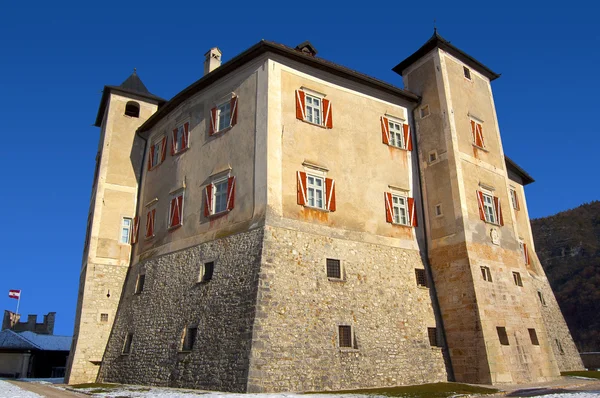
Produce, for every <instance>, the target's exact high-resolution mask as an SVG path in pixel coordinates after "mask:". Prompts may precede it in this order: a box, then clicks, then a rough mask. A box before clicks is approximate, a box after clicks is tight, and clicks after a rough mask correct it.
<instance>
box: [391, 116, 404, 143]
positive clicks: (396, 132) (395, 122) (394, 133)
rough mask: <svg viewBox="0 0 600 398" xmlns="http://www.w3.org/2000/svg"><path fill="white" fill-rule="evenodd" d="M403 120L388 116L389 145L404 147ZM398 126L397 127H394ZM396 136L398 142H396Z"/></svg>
mask: <svg viewBox="0 0 600 398" xmlns="http://www.w3.org/2000/svg"><path fill="white" fill-rule="evenodd" d="M404 124H405V123H404V121H403V120H399V119H393V118H390V117H388V131H389V137H390V138H389V141H390V146H393V147H396V148H400V149H406V142H404ZM396 126H398V129H397V128H396ZM398 138H399V139H400V142H399V143H398V142H397V141H398Z"/></svg>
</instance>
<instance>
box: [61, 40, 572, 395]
mask: <svg viewBox="0 0 600 398" xmlns="http://www.w3.org/2000/svg"><path fill="white" fill-rule="evenodd" d="M428 43H429V42H428ZM434 47H435V48H433V49H431V51H428V52H427V53H425V54H421V55H420V56H419V57H415V55H413V56H411V57H413V58H415V59H414V60H412V61H411V62H409V63H406V61H405V65H404V66H403V67H402V71H399V73H401V74H402V75H403V77H404V80H405V87H406V89H407V90H402V89H398V88H396V87H393V86H390V85H388V84H386V83H384V82H380V81H377V80H375V79H372V78H369V77H368V76H364V75H361V74H359V73H357V72H354V71H350V70H348V69H346V68H343V67H339V66H337V65H335V64H331V63H329V62H327V61H322V60H320V59H319V58H318V57H316V56H315V54H314V48H313V47H312V46H311V45H310V44H308V45H303V46H299V47H298V48H296V49H290V48H287V47H284V46H281V45H278V44H274V43H269V42H261V43H259V44H257V45H256V46H254V47H252V48H250V49H249V50H247V51H246V52H244V53H243V54H240V55H239V56H237V57H235V58H234V59H232V60H231V61H229V62H228V63H227V64H224V65H223V66H218V65H215V57H214V56H213V55H214V54H217V55H218V56H219V57H220V54H221V53H220V51H219V50H218V49H216V50H214V51H213V50H211V51H210V52H209V53H207V63H208V64H207V65H208V66H207V72H209V73H208V74H206V75H205V76H204V78H202V79H200V80H199V81H198V82H196V83H194V84H192V85H191V86H190V87H188V88H186V89H185V90H184V91H182V92H181V93H180V94H178V95H177V96H175V97H174V98H173V99H172V100H170V101H168V102H166V103H165V104H164V105H162V103H161V105H162V106H161V107H159V108H158V111H156V108H154V109H153V110H152V112H155V111H156V113H154V114H153V115H152V116H150V115H151V113H148V114H146V115H147V116H146V119H148V120H147V121H146V122H145V123H143V124H141V122H142V121H143V120H142V119H143V118H142V117H141V116H140V118H139V122H140V123H139V124H138V125H136V126H129V127H130V128H131V130H130V132H131V137H134V133H135V131H136V129H137V138H135V143H139V145H140V146H137V145H136V144H135V143H134V144H133V145H132V143H131V142H129V145H130V148H134V149H133V150H132V151H131V152H132V153H134V152H135V153H138V152H137V151H138V148H140V149H139V150H140V151H143V152H139V153H140V154H141V153H143V157H142V156H132V157H131V160H133V159H136V160H135V162H132V164H134V166H135V165H137V166H136V167H133V172H134V174H133V176H134V178H129V179H128V180H127V181H125V180H124V181H123V185H127V184H129V185H127V186H128V187H135V188H133V189H132V190H131V191H129V189H130V188H127V190H126V191H127V192H128V193H129V192H131V193H134V195H133V197H128V198H125V197H123V198H120V197H117V196H114V197H106V193H104V196H105V200H106V199H108V200H109V201H110V202H111V203H112V202H115V203H121V204H122V205H125V204H126V205H127V206H129V209H131V210H130V211H131V213H127V214H129V215H131V216H133V215H136V216H137V217H138V219H139V229H138V231H137V235H136V238H137V243H136V244H134V245H133V246H132V253H130V252H129V247H128V248H127V249H124V251H122V252H119V253H120V254H119V255H122V257H119V256H115V258H116V259H119V261H118V264H115V265H119V267H113V269H115V270H116V269H118V270H119V271H120V272H119V273H118V275H115V276H114V277H111V280H113V281H114V283H115V286H114V287H112V286H111V287H112V288H114V289H117V290H118V291H117V290H115V293H114V299H115V300H116V301H113V295H111V299H110V300H111V303H114V307H111V311H115V312H114V314H115V321H114V324H113V323H112V319H111V323H110V325H109V326H108V328H107V334H106V335H103V336H102V339H100V340H97V342H96V343H93V344H91V343H88V344H87V346H86V345H84V344H82V339H85V340H86V342H87V340H88V339H89V336H90V335H88V333H89V332H87V331H83V329H82V328H83V327H85V325H86V324H88V323H86V322H85V320H84V319H83V315H78V316H79V317H78V320H77V324H78V326H76V333H75V335H76V336H81V337H80V339H79V346H80V348H79V350H80V351H85V350H92V349H93V351H94V353H95V354H94V355H96V356H98V355H100V356H101V359H98V358H96V359H94V360H93V362H94V363H95V365H94V366H95V367H93V368H92V367H91V365H89V364H88V363H85V362H86V360H87V362H90V360H89V358H85V357H78V356H77V355H78V354H77V353H78V351H77V350H76V349H74V350H75V351H74V353H75V355H74V356H73V358H74V359H73V365H72V369H71V379H70V382H71V383H75V382H77V381H74V380H84V379H86V378H87V380H86V381H94V380H95V379H96V376H95V375H96V374H98V366H97V365H98V364H101V366H100V372H99V374H98V378H97V379H98V380H99V381H112V382H121V383H137V384H140V383H141V384H155V385H170V386H178V387H193V388H202V389H215V390H222V391H240V392H269V391H319V390H339V389H351V388H361V387H380V386H392V385H403V384H418V383H426V382H437V381H445V380H448V379H454V378H456V380H458V381H466V382H473V383H504V382H507V383H508V382H510V383H518V382H525V381H541V380H548V379H551V378H553V377H556V376H558V374H559V368H560V369H566V368H578V367H581V363H580V362H577V360H576V359H574V356H576V352H572V348H574V345H573V344H572V341H571V339H570V335H568V330H567V331H566V332H565V328H564V327H563V326H562V325H563V324H564V320H562V315H561V314H560V311H559V310H558V308H557V307H556V306H555V305H554V304H553V303H554V301H552V300H548V303H550V305H548V304H547V305H545V306H544V305H542V304H541V301H540V300H539V299H538V297H539V293H538V291H540V290H543V291H544V296H551V295H552V293H551V291H549V286H548V283H547V280H546V279H545V276H544V274H543V270H542V269H541V267H540V266H539V262H537V263H536V261H537V257H535V254H534V248H533V244H532V239H531V230H530V228H529V223H528V220H529V219H528V216H527V209H526V203H525V198H524V191H523V185H525V184H526V183H527V182H528V181H523V180H522V179H520V178H521V177H520V176H521V174H519V173H520V171H519V169H517V171H516V172H513V171H511V170H512V169H511V167H513V166H510V167H508V168H507V166H506V164H507V163H506V161H505V158H504V154H503V150H502V143H501V139H500V133H499V128H498V123H497V119H496V114H495V107H494V104H493V97H492V93H491V86H490V78H489V76H486V73H485V70H484V73H483V74H480V73H478V67H477V66H478V65H479V64H475V67H473V65H472V63H469V67H470V68H471V69H470V70H471V75H470V78H469V79H465V77H464V76H463V74H464V73H466V72H464V70H463V67H464V64H463V63H461V62H462V61H461V59H460V57H458V58H457V57H455V56H454V55H453V54H451V51H450V52H446V51H444V50H443V49H442V48H441V46H434ZM219 59H220V58H219ZM219 62H220V61H219ZM475 62H477V61H475ZM215 66H217V68H216V69H214V68H215ZM488 74H489V73H488ZM467 80H468V81H467ZM155 104H157V102H154V103H152V102H151V103H150V105H149V106H156V105H155ZM315 104H316V105H315ZM111 105H112V102H111ZM425 106H426V107H427V108H426V109H427V112H423V110H424V107H425ZM110 109H111V108H110V107H108V111H106V115H108V116H105V122H106V120H108V119H110V117H111V116H110V115H111V114H110ZM113 117H116V116H113ZM106 118H108V119H106ZM144 120H145V119H144ZM472 120H477V122H478V123H484V131H485V133H484V134H485V146H483V147H478V146H476V145H474V144H473V136H472V135H471V127H472V123H471V121H472ZM103 124H105V123H103ZM140 124H141V126H140ZM138 127H139V128H138ZM102 131H103V132H102V135H101V142H102V140H106V138H102V137H106V129H105V128H103V130H102ZM131 140H133V138H131ZM144 143H145V149H141V148H142V146H141V145H142V144H144ZM124 146H125V143H124V144H123V147H124ZM121 148H122V147H121ZM101 153H102V152H101ZM432 153H433V154H435V156H433V157H432ZM103 157H104V155H102V156H101V158H103ZM115 159H116V161H118V160H119V159H120V158H119V157H118V156H116V157H115ZM108 163H109V164H110V160H108ZM511 164H512V163H511ZM514 167H518V166H514ZM100 170H101V173H102V168H101V169H100ZM116 170H120V169H119V168H118V167H117V168H116V169H115V171H113V173H116ZM135 170H139V171H140V172H141V175H140V174H137V176H138V178H139V180H140V184H139V188H138V187H137V185H136V181H138V179H136V178H135V176H136V174H135ZM511 173H512V174H511ZM104 175H106V177H105V178H107V179H108V178H109V176H112V175H113V174H111V172H110V171H108V170H107V171H105V174H104ZM115 177H117V175H116V174H115ZM126 177H127V176H121V178H123V179H126ZM129 177H131V176H129ZM482 187H483V188H482ZM482 189H485V190H486V192H490V191H491V192H492V193H493V196H494V197H495V198H497V200H498V201H499V203H501V205H500V206H501V208H502V210H499V208H497V209H496V212H499V211H502V212H503V222H497V221H496V220H494V222H486V221H485V220H482V219H481V217H482V216H481V209H480V205H478V201H477V195H479V194H478V193H477V192H479V191H480V190H482ZM510 189H514V190H515V192H516V193H517V195H519V198H521V202H520V203H521V207H520V210H518V211H517V210H516V209H512V208H511V207H510V203H511V193H510ZM122 191H124V190H122ZM137 195H139V199H138V196H137ZM489 195H492V194H491V193H490V194H489ZM120 200H122V201H121V202H119V201H120ZM92 203H94V201H93V200H92ZM115 206H117V205H116V204H115ZM119 211H120V213H119V212H117V210H116V209H113V211H111V212H109V213H107V214H106V216H105V219H106V220H107V221H106V223H107V225H109V224H110V225H112V227H113V228H114V226H115V225H116V224H115V223H116V222H117V221H118V220H117V218H119V217H122V216H121V215H120V214H121V213H122V212H123V210H122V209H121V210H119ZM496 216H498V214H497V215H496ZM119 219H120V218H119ZM92 225H94V223H92ZM92 230H93V228H92ZM116 230H117V231H118V228H117V229H116ZM94 236H98V243H100V238H101V237H102V235H101V234H100V230H99V231H98V232H97V234H96V235H94V234H93V233H92V240H93V237H94ZM117 237H118V235H117ZM106 239H107V238H106ZM520 241H521V242H522V243H523V242H526V243H527V245H528V248H529V253H530V258H531V261H524V260H523V258H524V256H523V253H522V249H521V247H522V246H520V245H519V242H520ZM106 246H107V247H112V251H111V250H109V249H106V250H108V252H110V253H113V254H114V253H116V252H115V249H114V245H113V246H110V242H107V243H106ZM96 250H99V249H96ZM125 255H126V256H125ZM90 258H91V257H90ZM130 258H131V264H130V263H129V261H130V260H129V259H130ZM111 265H112V264H111ZM483 266H485V267H488V268H489V269H490V270H491V272H492V275H493V281H488V280H482V277H481V267H483ZM88 269H89V266H88ZM515 272H517V273H519V275H520V277H521V279H520V284H521V285H522V286H518V285H516V279H513V278H514V275H513V273H515ZM82 275H86V274H85V273H84V274H82ZM99 279H100V277H99V275H96V276H95V277H90V278H89V279H86V280H85V281H83V280H82V285H81V286H80V295H81V294H84V296H83V299H80V304H79V306H78V314H85V313H86V310H87V309H88V308H91V307H93V306H94V304H95V303H94V301H93V300H104V299H102V298H101V296H102V292H101V291H100V290H98V289H96V290H95V291H94V292H93V293H91V292H90V293H88V294H90V300H92V301H91V302H90V303H94V304H91V305H90V304H86V302H85V298H86V296H85V294H86V292H89V291H90V289H93V288H94V287H95V286H96V284H97V281H98V280H99ZM117 285H120V286H121V288H117ZM101 287H102V288H106V287H107V286H105V285H102V286H101ZM116 302H119V304H118V311H117V306H116ZM82 303H83V304H82ZM102 305H106V304H105V303H104V302H102ZM554 320H556V322H555V321H554ZM561 320H562V322H563V323H562V324H560V321H561ZM557 322H558V323H557ZM92 324H93V323H92V322H89V325H90V326H91V325H92ZM556 324H559V327H558V328H557V327H554V326H553V325H556ZM497 327H503V328H505V330H506V332H507V333H508V335H507V338H508V342H509V344H508V345H507V344H504V343H502V344H501V341H500V339H499V337H500V336H499V335H498V334H497ZM78 328H79V329H78ZM528 329H534V330H535V333H536V335H535V336H536V339H537V340H536V343H537V344H534V340H533V337H531V331H529V330H528ZM96 333H98V332H96ZM108 333H110V337H109V336H108ZM190 336H192V337H190ZM530 339H531V340H530ZM552 339H560V341H562V342H563V348H565V347H566V352H565V353H564V354H560V355H561V357H562V358H563V359H561V360H557V359H556V353H555V352H554V351H553V347H552V343H551V341H552ZM77 341H78V340H77V337H76V340H75V342H76V344H77ZM83 347H87V348H85V349H84V348H83ZM563 351H564V350H563ZM78 358H81V359H80V360H79V362H77V359H78ZM567 358H568V360H567ZM577 358H578V356H577ZM77 363H79V365H77ZM84 363H85V365H84ZM77 366H79V368H77ZM85 367H90V368H91V369H92V370H90V371H85V370H83V368H85ZM75 374H77V375H78V376H77V377H80V376H79V375H81V377H80V378H77V379H76V378H75Z"/></svg>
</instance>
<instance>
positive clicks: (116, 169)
mask: <svg viewBox="0 0 600 398" xmlns="http://www.w3.org/2000/svg"><path fill="white" fill-rule="evenodd" d="M164 102H165V100H163V99H162V98H160V97H157V96H155V95H153V94H151V93H150V92H149V91H148V89H147V88H146V86H145V85H144V83H142V81H141V80H140V78H139V77H138V75H137V73H136V71H135V70H134V72H133V73H132V74H131V76H129V77H128V78H127V80H125V81H124V82H123V84H121V85H120V86H104V91H103V94H102V99H101V101H100V108H99V110H98V115H97V117H96V123H95V126H97V127H100V140H99V143H98V153H97V155H96V167H95V171H94V181H93V183H92V194H91V198H90V208H89V213H88V221H87V230H86V237H85V244H84V248H83V258H82V267H81V274H80V280H79V295H78V299H77V312H76V318H75V329H74V331H73V344H72V346H71V353H70V355H69V360H68V364H67V375H66V378H65V381H66V382H67V383H69V384H78V383H88V382H94V381H96V377H97V375H98V369H99V365H100V363H101V362H102V356H103V354H104V349H105V347H106V342H107V340H108V337H109V335H110V332H111V329H112V325H113V320H114V317H115V313H116V311H117V306H118V304H119V299H120V296H121V290H122V287H123V283H124V281H125V276H126V274H127V269H128V267H129V262H130V255H131V240H132V239H135V231H134V229H135V220H134V214H135V208H136V203H137V195H138V184H139V178H140V173H141V170H140V167H141V164H142V158H143V154H144V142H143V140H142V139H141V138H139V137H137V136H136V130H137V128H138V127H139V126H140V125H141V124H142V123H143V122H145V121H146V120H147V119H148V118H149V117H150V116H152V115H153V114H154V113H155V112H156V110H157V109H158V107H159V106H160V105H162V104H163V103H164Z"/></svg>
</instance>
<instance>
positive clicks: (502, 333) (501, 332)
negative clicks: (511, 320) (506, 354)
mask: <svg viewBox="0 0 600 398" xmlns="http://www.w3.org/2000/svg"><path fill="white" fill-rule="evenodd" d="M496 331H497V332H498V339H500V344H502V345H509V343H508V335H507V334H506V328H505V327H501V326H497V327H496Z"/></svg>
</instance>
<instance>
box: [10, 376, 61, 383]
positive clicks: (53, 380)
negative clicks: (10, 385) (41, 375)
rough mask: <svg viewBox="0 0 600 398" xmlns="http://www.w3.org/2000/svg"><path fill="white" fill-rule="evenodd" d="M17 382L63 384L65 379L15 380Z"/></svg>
mask: <svg viewBox="0 0 600 398" xmlns="http://www.w3.org/2000/svg"><path fill="white" fill-rule="evenodd" d="M17 380H19V381H26V382H28V383H39V384H63V383H64V382H65V378H64V377H54V378H47V379H27V378H23V379H17Z"/></svg>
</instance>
